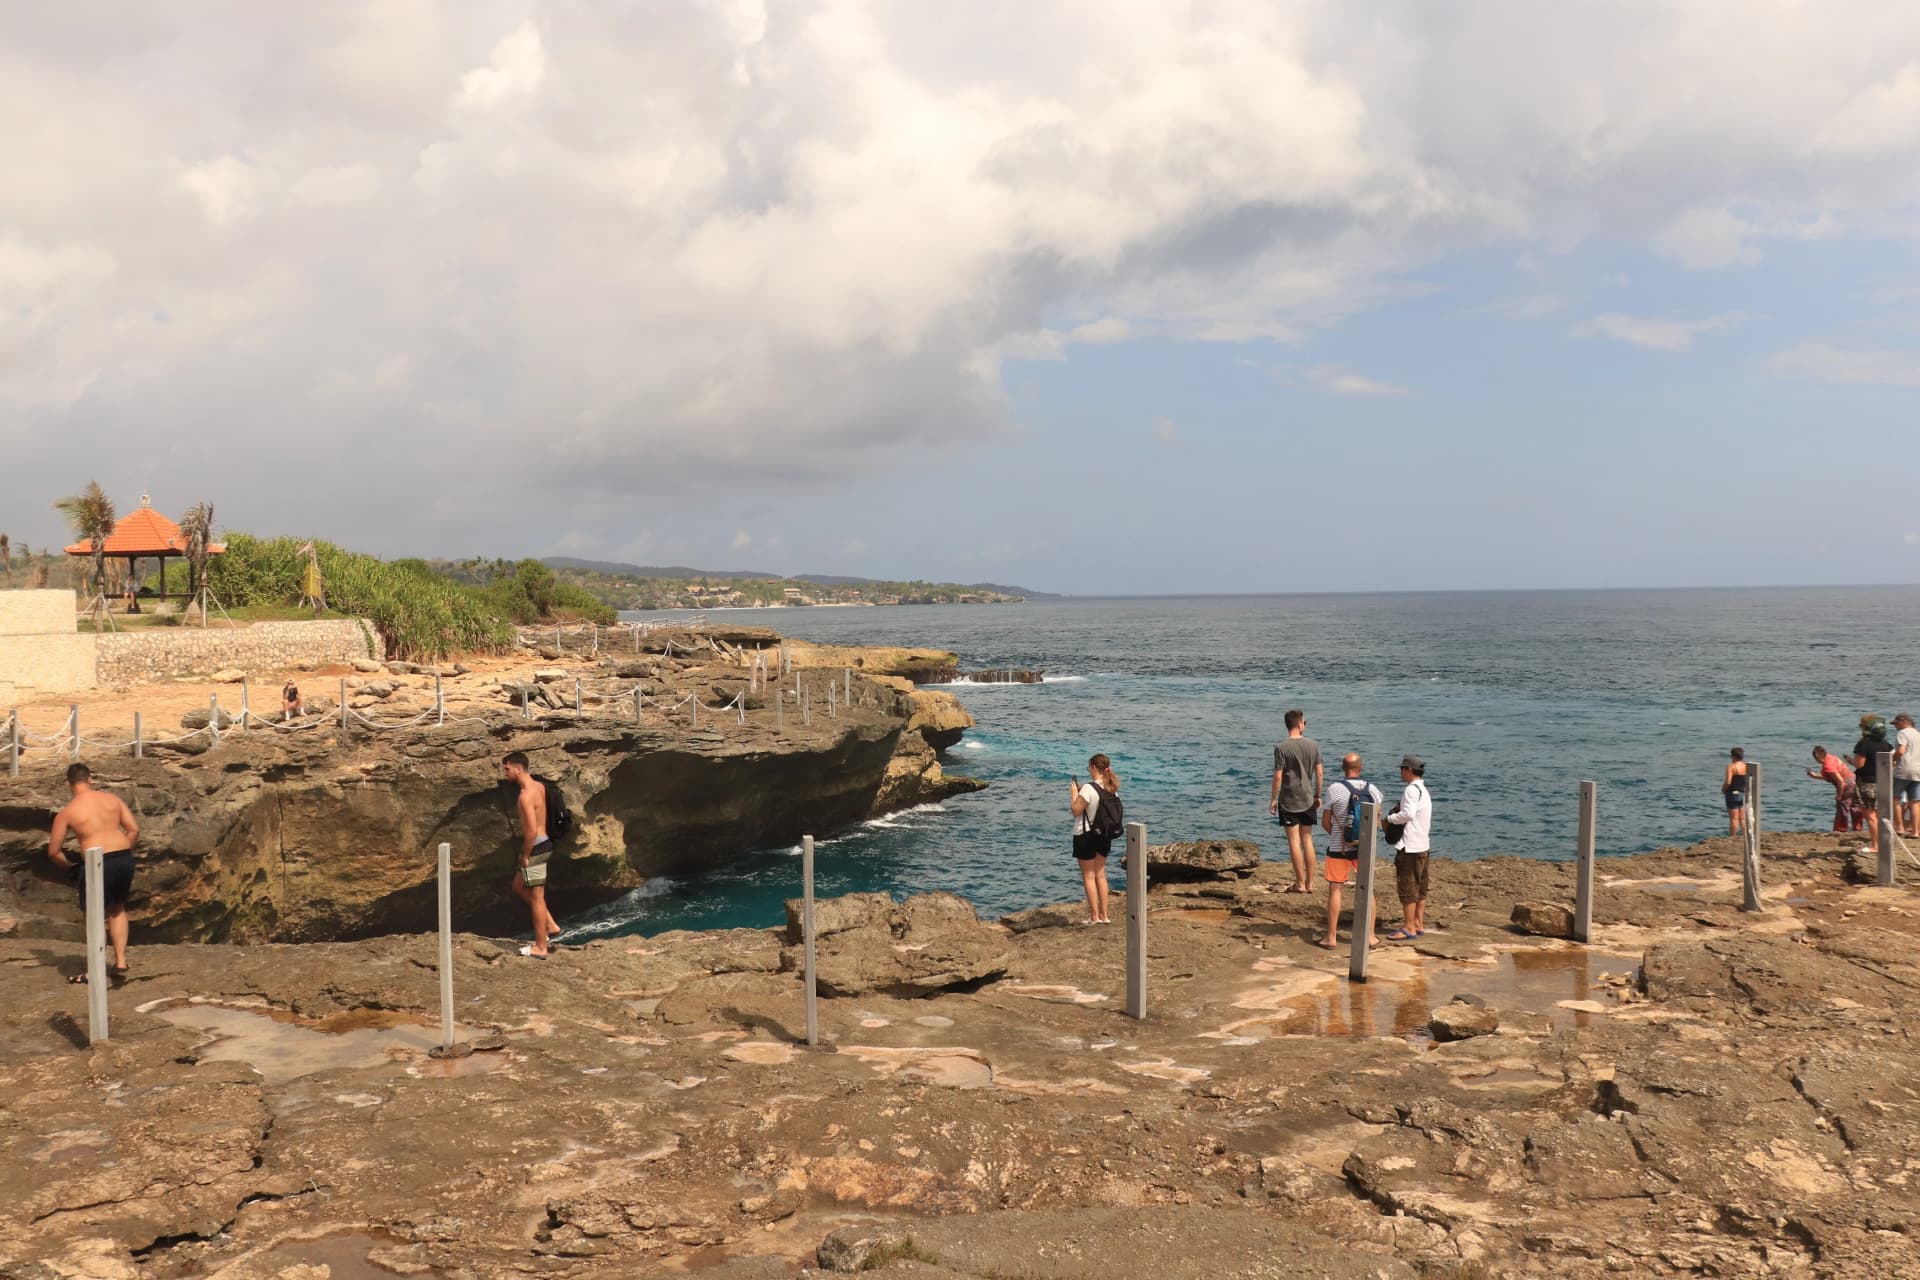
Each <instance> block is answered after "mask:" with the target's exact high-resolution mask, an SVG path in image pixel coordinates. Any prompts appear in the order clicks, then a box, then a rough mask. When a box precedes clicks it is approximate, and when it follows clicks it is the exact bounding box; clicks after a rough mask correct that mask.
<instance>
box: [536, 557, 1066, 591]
mask: <svg viewBox="0 0 1920 1280" xmlns="http://www.w3.org/2000/svg"><path fill="white" fill-rule="evenodd" d="M545 563H546V564H547V565H549V566H551V567H552V568H555V569H577V570H579V571H581V572H583V573H603V574H606V575H608V576H610V577H616V578H674V579H680V578H706V579H709V580H711V579H716V578H717V579H723V580H727V581H742V582H745V581H768V580H771V581H776V582H815V583H818V584H820V585H821V586H823V587H871V586H881V585H885V583H886V580H885V579H882V578H856V577H851V576H849V575H847V574H836V573H795V574H783V573H769V572H766V571H763V570H752V569H693V568H689V567H688V566H686V565H644V564H623V563H620V562H618V561H613V560H582V559H580V558H578V557H576V556H548V557H547V558H546V560H545ZM959 585H961V586H965V587H967V588H970V589H972V590H975V591H991V592H994V593H996V594H998V595H1003V596H1025V597H1026V598H1027V599H1029V600H1058V599H1060V598H1061V597H1060V596H1058V595H1055V594H1054V593H1052V592H1050V591H1035V590H1033V589H1031V588H1029V587H1011V586H1006V585H1003V584H1001V583H996V582H967V583H961V584H959Z"/></svg>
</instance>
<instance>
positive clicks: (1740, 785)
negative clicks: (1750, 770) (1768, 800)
mask: <svg viewBox="0 0 1920 1280" xmlns="http://www.w3.org/2000/svg"><path fill="white" fill-rule="evenodd" d="M1727 754H1728V755H1730V756H1731V757H1732V759H1731V760H1730V761H1729V762H1728V764H1727V773H1726V776H1725V777H1723V778H1722V779H1721V780H1720V794H1721V795H1723V796H1725V797H1726V798H1727V834H1728V835H1730V836H1737V835H1739V834H1740V833H1741V832H1742V831H1744V830H1745V829H1746V826H1747V752H1746V748H1744V747H1735V748H1733V749H1732V750H1731V751H1729V752H1728V753H1727Z"/></svg>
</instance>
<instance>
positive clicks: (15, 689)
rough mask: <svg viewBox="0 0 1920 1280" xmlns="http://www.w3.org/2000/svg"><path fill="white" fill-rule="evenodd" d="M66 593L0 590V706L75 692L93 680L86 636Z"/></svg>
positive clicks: (76, 604) (75, 600)
mask: <svg viewBox="0 0 1920 1280" xmlns="http://www.w3.org/2000/svg"><path fill="white" fill-rule="evenodd" d="M79 611H80V605H79V597H77V596H76V595H75V594H74V593H73V592H72V591H0V703H5V702H13V701H15V700H16V699H20V698H26V697H31V696H33V695H35V694H42V693H76V692H78V691H80V690H82V689H91V688H93V687H94V682H95V663H94V653H95V648H94V642H95V639H96V638H95V637H94V636H92V635H82V634H80V632H79V630H78V629H77V622H76V619H77V618H78V616H79Z"/></svg>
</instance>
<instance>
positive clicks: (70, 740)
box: [67, 705, 80, 760]
mask: <svg viewBox="0 0 1920 1280" xmlns="http://www.w3.org/2000/svg"><path fill="white" fill-rule="evenodd" d="M79 758H80V708H79V706H78V705H74V706H69V707H68V708H67V759H69V760H78V759H79Z"/></svg>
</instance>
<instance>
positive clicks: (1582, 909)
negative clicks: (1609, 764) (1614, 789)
mask: <svg viewBox="0 0 1920 1280" xmlns="http://www.w3.org/2000/svg"><path fill="white" fill-rule="evenodd" d="M1599 790H1600V787H1599V784H1598V783H1594V782H1586V781H1583V782H1581V784H1580V848H1579V852H1578V858H1577V864H1576V866H1575V869H1574V885H1573V936H1574V940H1575V941H1577V942H1591V941H1592V940H1593V840H1594V831H1595V828H1596V827H1597V826H1598V824H1599V817H1600V814H1599V809H1600V800H1599V795H1598V792H1599Z"/></svg>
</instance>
